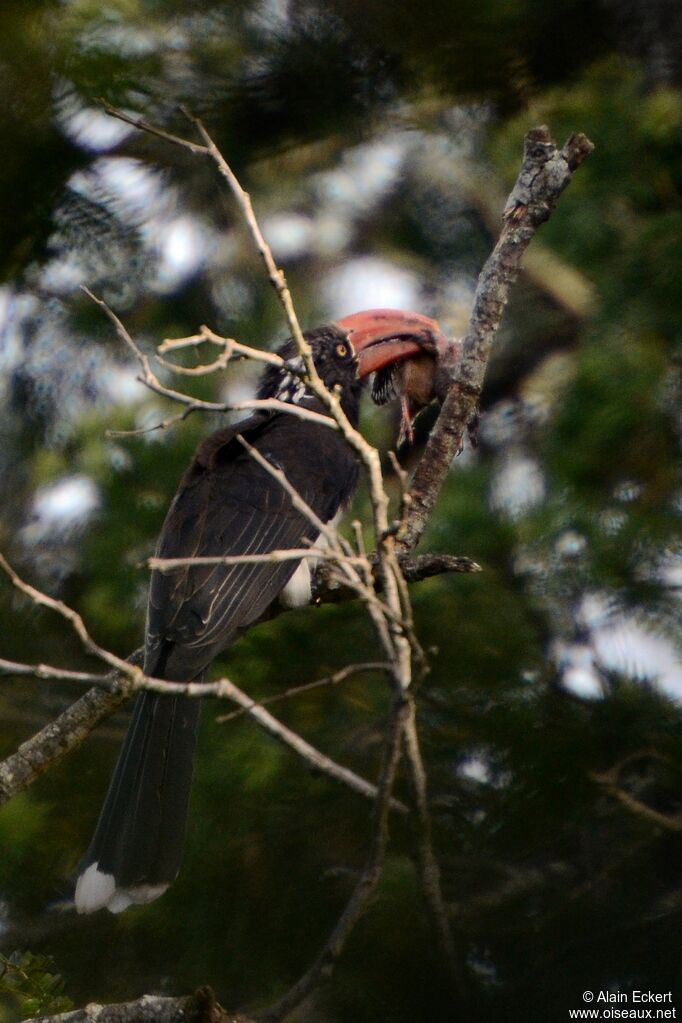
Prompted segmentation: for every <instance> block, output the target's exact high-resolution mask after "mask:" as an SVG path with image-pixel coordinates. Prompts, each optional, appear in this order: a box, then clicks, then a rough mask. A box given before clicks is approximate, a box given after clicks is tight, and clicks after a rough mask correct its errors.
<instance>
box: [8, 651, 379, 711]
mask: <svg viewBox="0 0 682 1023" xmlns="http://www.w3.org/2000/svg"><path fill="white" fill-rule="evenodd" d="M0 664H1V662H0ZM389 669H390V665H389V664H387V662H386V661H365V662H361V663H359V664H347V665H346V666H345V668H340V669H339V670H338V671H335V672H334V673H333V674H332V675H325V676H324V678H317V679H315V681H314V682H304V683H303V684H302V685H300V686H292V687H291V688H290V689H285V690H284V692H283V693H276V694H275V695H274V696H264V697H262V698H261V699H260V700H258V701H256V700H254V701H253V705H254V706H256V705H257V704H258V705H259V706H261V707H265V706H268V707H269V706H271V705H272V704H273V703H281V702H282V700H290V699H292V697H295V696H300V695H301V694H302V693H309V692H310V691H311V690H313V689H322V688H326V687H331V686H337V685H339V684H340V683H341V682H345V681H346V679H347V678H351V677H352V676H353V675H358V674H360V673H361V672H366V671H388V670H389ZM247 709H248V708H246V707H242V708H241V709H240V710H233V711H231V713H229V714H220V715H219V716H218V717H217V718H216V719H215V720H216V722H217V723H218V724H221V725H222V724H225V723H226V722H228V721H234V719H235V718H238V717H241V716H242V715H243V714H246V712H247Z"/></svg>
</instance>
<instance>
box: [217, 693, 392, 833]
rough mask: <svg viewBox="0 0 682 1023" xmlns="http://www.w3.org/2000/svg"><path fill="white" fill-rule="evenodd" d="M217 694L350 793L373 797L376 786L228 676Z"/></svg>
mask: <svg viewBox="0 0 682 1023" xmlns="http://www.w3.org/2000/svg"><path fill="white" fill-rule="evenodd" d="M220 685H221V695H224V696H227V697H229V699H231V700H233V701H234V702H235V703H236V704H237V705H238V706H239V707H242V708H243V710H244V711H245V713H247V714H248V715H249V717H251V718H253V719H254V721H256V722H257V723H258V724H259V725H260V726H261V727H262V728H264V729H265V731H266V732H269V733H270V735H272V736H274V737H275V738H276V739H279V741H280V742H283V743H284V744H285V745H286V746H289V747H290V749H293V750H295V752H296V753H298V755H299V756H301V757H303V759H304V760H307V761H308V763H309V764H311V765H312V766H313V767H314V768H316V769H317V770H319V771H323V772H324V773H325V774H328V775H329V776H330V777H331V778H334V779H335V780H336V781H340V782H341V783H342V784H344V785H346V786H347V787H348V788H350V789H352V790H353V791H354V792H359V793H360V795H362V796H365V797H366V798H367V799H371V800H375V799H377V789H376V787H375V786H374V785H371V784H370V783H369V782H367V781H365V780H364V779H363V778H360V777H359V776H358V775H357V774H355V772H354V771H351V770H349V768H347V767H342V766H341V765H340V764H337V763H336V762H335V761H333V760H331V759H330V758H329V757H327V756H325V755H324V753H320V752H319V750H316V749H315V747H314V746H311V745H310V743H309V742H306V740H305V739H302V738H301V736H300V735H298V734H297V733H296V732H293V731H292V730H291V729H290V728H287V727H286V725H283V724H282V722H281V721H278V720H277V718H274V717H273V716H272V714H270V713H269V711H267V710H266V709H265V707H263V706H262V705H261V704H258V703H254V701H253V700H252V699H251V697H249V696H247V695H246V693H244V692H242V690H241V689H238V688H237V686H235V685H234V684H233V683H232V682H230V681H229V680H228V679H221V682H220ZM390 805H391V808H392V809H396V810H400V812H401V813H406V812H407V807H406V806H405V804H404V803H401V802H399V800H396V799H391V800H390Z"/></svg>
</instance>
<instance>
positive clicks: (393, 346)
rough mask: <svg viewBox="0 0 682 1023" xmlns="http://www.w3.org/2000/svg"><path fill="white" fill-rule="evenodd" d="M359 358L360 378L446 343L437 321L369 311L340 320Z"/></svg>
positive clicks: (397, 312)
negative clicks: (443, 341)
mask: <svg viewBox="0 0 682 1023" xmlns="http://www.w3.org/2000/svg"><path fill="white" fill-rule="evenodd" d="M337 326H339V327H340V328H341V329H342V330H344V331H346V333H347V334H348V337H349V338H350V341H351V343H352V345H353V348H354V349H355V352H356V354H357V356H358V376H359V377H366V376H368V375H369V374H370V373H376V372H377V371H378V370H381V369H385V367H386V366H390V365H391V364H392V363H394V362H399V361H400V360H401V359H405V358H408V357H409V356H411V355H418V354H420V353H422V352H424V350H426V351H434V348H435V347H436V346H437V345H438V343H439V341H442V340H444V338H443V335H442V333H441V330H440V327H439V325H438V322H437V321H436V320H432V319H431V318H430V317H428V316H423V315H422V314H421V313H414V312H406V311H403V310H401V309H366V310H364V311H363V312H360V313H353V314H352V315H350V316H344V317H343V319H341V320H337Z"/></svg>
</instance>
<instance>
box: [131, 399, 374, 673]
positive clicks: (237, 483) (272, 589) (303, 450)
mask: <svg viewBox="0 0 682 1023" xmlns="http://www.w3.org/2000/svg"><path fill="white" fill-rule="evenodd" d="M277 420H281V417H270V418H269V419H264V418H263V417H253V418H252V419H249V420H246V421H245V422H244V423H241V424H237V426H235V427H230V428H228V429H227V430H223V431H220V432H219V433H217V434H214V435H213V436H212V437H209V438H208V440H207V441H206V442H204V444H203V445H202V446H201V447H200V449H199V451H198V452H197V455H196V457H195V460H194V462H193V463H192V465H191V466H190V469H189V470H188V472H187V474H186V475H185V477H184V479H183V481H182V483H181V486H180V489H179V491H178V494H177V496H176V498H175V500H174V501H173V504H172V505H171V508H170V510H169V513H168V516H167V518H166V522H165V524H164V527H163V531H162V534H161V539H160V542H159V548H158V555H159V557H164V558H178V557H182V558H187V557H207V556H215V557H222V556H226V555H241V554H266V553H269V552H271V551H274V550H280V549H287V548H292V547H301V546H304V545H305V542H306V539H307V540H314V539H315V537H316V535H317V530H316V529H315V528H314V526H312V525H311V523H310V522H309V521H308V519H307V518H306V517H305V515H303V514H302V513H301V512H300V511H297V510H296V509H295V508H294V507H293V504H292V501H291V498H290V496H289V495H288V494H287V493H286V491H285V490H284V488H283V487H282V486H281V484H280V483H278V481H277V480H276V479H274V478H273V477H272V476H271V475H270V474H269V473H268V472H267V471H266V470H265V469H263V468H262V467H261V466H259V465H258V464H257V463H256V462H255V460H254V459H253V458H252V456H251V455H249V454H248V452H247V451H245V450H244V448H243V446H242V445H241V444H240V443H239V441H238V440H237V434H240V435H241V436H244V437H245V439H246V440H248V442H249V443H250V444H252V445H253V446H254V447H255V448H257V449H258V450H259V451H260V452H261V453H262V454H263V455H264V456H265V457H266V458H268V460H269V461H271V462H272V463H273V464H275V465H277V466H279V467H280V468H283V469H284V471H285V473H286V475H287V477H288V478H289V480H290V482H291V483H292V484H293V486H294V487H295V488H296V490H297V491H298V492H299V493H300V494H301V496H302V497H303V498H304V499H305V500H306V502H307V503H308V504H309V505H310V506H311V507H312V509H313V510H314V511H315V513H316V514H317V515H318V516H319V517H320V518H321V519H322V520H323V521H327V520H328V519H330V518H331V517H332V516H333V515H334V514H335V513H336V511H337V510H338V508H339V506H340V504H341V502H342V500H343V499H344V496H345V492H346V491H347V490H348V487H349V484H348V480H347V479H346V478H345V477H348V476H349V474H350V475H352V474H353V473H354V472H355V471H356V469H355V464H354V460H353V459H352V456H350V453H347V452H346V451H345V448H344V446H343V445H342V444H340V438H339V439H338V441H337V439H336V438H335V437H333V435H332V431H330V430H329V429H328V428H327V427H323V426H315V425H314V424H310V423H305V424H304V423H302V422H301V421H300V420H295V419H294V418H293V417H291V416H286V420H287V421H286V422H285V423H282V422H281V421H280V422H279V423H277V422H276V421H277ZM330 435H331V439H332V450H333V451H336V452H337V454H338V456H339V457H340V458H341V460H342V471H341V472H339V471H336V472H330V471H329V465H328V455H329V442H330ZM318 442H319V443H318ZM339 444H340V446H339ZM325 446H326V452H327V455H326V456H325V455H324V453H322V454H321V448H322V447H325ZM325 458H327V462H325ZM349 459H350V461H349ZM337 463H338V459H337V460H335V462H334V464H335V465H337ZM350 489H351V490H352V483H351V484H350ZM297 565H298V562H297V561H295V560H291V561H284V562H281V563H274V562H270V563H268V562H261V563H251V564H241V565H220V564H218V565H207V566H191V567H190V566H187V567H184V568H180V569H176V570H173V571H172V572H167V573H162V572H160V571H155V572H154V573H153V576H152V582H151V587H150V598H149V610H148V618H147V652H146V658H145V670H146V671H148V672H151V673H153V672H156V673H159V674H163V676H164V677H167V678H177V679H191V678H193V677H194V676H195V675H197V674H198V672H200V671H201V670H203V668H204V667H205V666H206V665H207V664H209V663H210V662H211V661H212V660H213V658H214V657H215V656H217V654H218V653H219V652H220V651H221V650H222V649H224V647H225V646H226V645H227V644H228V643H230V642H231V641H232V640H233V639H234V638H235V636H236V635H237V634H238V632H239V631H241V630H242V629H244V628H246V627H247V626H248V625H250V624H251V623H252V622H253V621H255V620H256V619H258V618H259V617H260V616H261V615H262V613H263V612H264V611H265V609H266V608H267V607H268V605H269V604H270V603H271V602H272V601H273V600H274V599H275V597H276V596H277V595H278V594H279V593H280V591H281V590H282V588H283V587H284V586H285V584H286V583H287V581H288V580H289V578H290V577H291V576H292V575H293V573H294V572H295V570H296V568H297Z"/></svg>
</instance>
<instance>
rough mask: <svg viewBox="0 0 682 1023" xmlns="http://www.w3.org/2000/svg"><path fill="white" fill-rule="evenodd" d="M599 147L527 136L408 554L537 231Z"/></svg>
mask: <svg viewBox="0 0 682 1023" xmlns="http://www.w3.org/2000/svg"><path fill="white" fill-rule="evenodd" d="M593 149H594V146H593V145H592V143H591V142H590V140H589V139H588V138H586V136H585V135H580V134H576V135H572V136H571V137H570V138H569V139H568V141H567V142H566V144H565V146H564V147H563V149H558V148H557V146H556V145H555V144H554V142H552V140H551V138H550V134H549V131H548V129H547V128H546V127H544V126H543V127H540V128H534V129H533V130H532V131H529V132H528V134H527V135H526V138H525V141H524V148H523V164H522V166H521V171H520V173H519V176H518V178H517V180H516V184H515V185H514V188H513V189H512V191H511V194H510V196H509V198H508V199H507V203H506V206H505V210H504V214H503V227H502V232H501V234H500V237H499V240H498V242H497V244H496V246H495V248H494V250H493V252H492V255H491V256H490V257H489V259H488V261H487V263H486V264H485V266H484V267H483V270H482V271H481V274H480V276H479V278H478V286H477V288H476V294H475V296H474V305H473V310H472V313H471V319H470V321H469V329H468V331H467V334H466V337H465V338H464V350H463V357H462V361H461V363H460V365H459V368H458V372H457V377H456V379H455V380H453V382H452V386H451V387H450V390H449V393H448V396H447V398H446V399H445V402H444V403H443V407H442V409H441V412H440V415H439V416H438V419H437V421H436V425H435V427H434V428H433V430H432V431H431V435H430V437H429V440H428V442H427V445H426V449H425V451H424V455H423V457H422V459H421V461H420V463H419V465H418V466H417V470H416V472H415V474H414V477H413V480H412V486H411V493H412V507H411V508H410V512H409V515H408V521H407V526H406V529H405V532H404V534H403V535H402V536H401V537H400V539H399V540H398V547H399V549H400V550H401V551H402V552H408V551H411V550H413V548H414V547H416V545H417V544H418V543H419V540H420V539H421V536H422V533H423V532H424V529H425V527H426V524H427V522H428V521H429V519H430V517H431V513H432V512H433V509H434V506H435V503H436V499H437V497H438V494H439V493H440V489H441V487H442V485H443V483H444V482H445V478H446V476H447V473H448V470H449V468H450V465H451V463H452V460H453V458H454V457H455V455H456V454H457V453H458V451H460V450H461V447H462V444H463V439H464V434H465V432H466V429H467V426H468V424H469V423H470V422H471V421H472V419H473V417H474V416H475V414H476V410H477V408H478V402H479V399H480V396H481V390H482V388H483V380H484V377H485V371H486V366H487V364H488V359H489V357H490V352H491V350H492V346H493V342H494V340H495V336H496V334H497V331H498V329H499V326H500V323H501V321H502V316H503V313H504V310H505V307H506V305H507V302H508V299H509V290H510V288H511V285H512V284H513V283H514V281H515V280H516V278H517V277H518V274H519V271H520V269H521V259H522V257H523V254H524V252H525V250H526V249H527V248H528V245H529V244H530V242H531V241H532V239H533V237H534V236H535V233H536V231H537V230H538V228H539V227H540V225H541V224H543V223H544V222H545V221H546V220H548V219H549V217H550V216H551V214H552V212H553V210H554V208H555V206H556V204H557V202H558V200H559V197H560V195H561V193H562V192H563V190H564V189H565V188H566V186H567V185H568V184H569V182H570V180H571V177H572V174H573V172H574V171H575V170H576V169H577V168H578V167H579V166H580V165H581V164H582V163H583V161H584V160H585V159H586V158H587V157H588V156H589V155H590V153H591V152H592V150H593Z"/></svg>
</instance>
